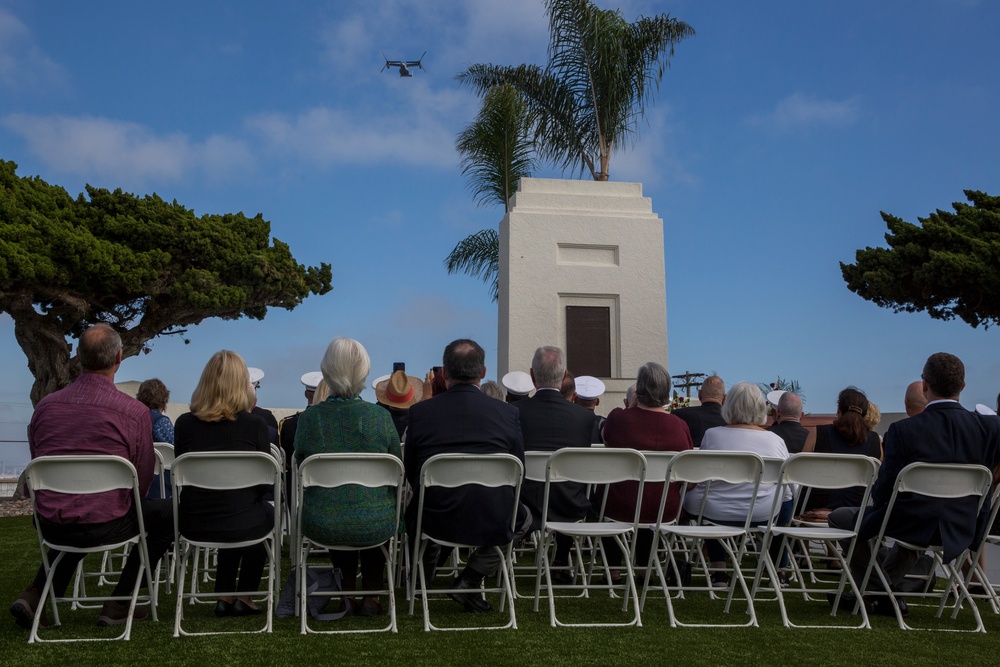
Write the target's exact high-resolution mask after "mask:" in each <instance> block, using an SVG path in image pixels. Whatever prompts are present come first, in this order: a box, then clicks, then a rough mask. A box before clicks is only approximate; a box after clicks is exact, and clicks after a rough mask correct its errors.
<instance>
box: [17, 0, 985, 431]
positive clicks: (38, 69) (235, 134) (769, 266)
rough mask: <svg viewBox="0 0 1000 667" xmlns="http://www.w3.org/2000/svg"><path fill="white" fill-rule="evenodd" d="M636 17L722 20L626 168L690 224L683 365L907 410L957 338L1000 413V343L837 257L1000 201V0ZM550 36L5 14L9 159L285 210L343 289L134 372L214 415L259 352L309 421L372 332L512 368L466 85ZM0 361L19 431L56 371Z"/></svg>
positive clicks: (209, 13) (687, 48)
mask: <svg viewBox="0 0 1000 667" xmlns="http://www.w3.org/2000/svg"><path fill="white" fill-rule="evenodd" d="M598 4H599V5H601V6H602V7H613V6H615V5H612V4H611V3H609V2H605V1H604V0H600V1H599V2H598ZM617 6H620V7H621V8H622V12H623V14H624V15H625V17H626V18H627V19H629V20H634V19H635V18H636V17H638V16H639V15H641V14H647V15H648V14H652V13H659V12H664V11H668V12H669V13H670V14H671V15H672V16H674V17H677V18H679V19H681V20H684V21H686V22H687V23H689V24H690V25H691V26H693V27H694V28H695V30H696V31H697V34H696V35H695V36H694V37H692V38H690V39H688V40H686V41H684V42H682V43H680V44H679V45H678V47H677V50H676V53H675V55H674V57H673V59H672V61H671V66H670V69H669V70H668V71H667V73H666V75H665V77H664V79H663V83H662V86H661V89H660V93H659V95H658V97H657V99H656V102H655V104H654V105H653V106H651V108H650V109H649V111H648V114H647V117H646V120H645V122H644V124H643V126H642V127H641V132H640V135H639V139H638V142H637V143H636V145H635V146H634V147H630V148H629V150H628V151H627V152H624V153H621V154H618V155H616V156H615V157H614V158H613V160H612V163H611V178H612V180H618V181H641V182H642V183H643V191H644V194H645V195H646V196H648V197H651V198H652V202H653V210H654V211H656V212H657V213H658V214H659V215H660V216H661V217H662V218H663V222H664V226H665V239H666V240H665V253H666V280H667V326H668V344H669V354H670V357H669V367H670V369H671V371H672V372H673V373H675V374H676V373H681V372H683V371H685V370H690V371H701V372H711V371H717V372H718V373H720V374H721V375H722V377H723V378H724V379H725V380H726V381H727V383H732V382H736V381H739V380H751V381H754V382H766V381H771V380H773V379H774V377H775V376H776V375H779V374H780V375H781V376H782V377H786V378H791V379H795V380H798V381H799V382H800V383H801V385H802V387H803V390H804V393H805V395H806V409H807V410H808V411H811V412H831V411H833V410H834V408H835V405H834V402H835V398H836V394H837V392H838V391H839V390H840V389H841V388H843V387H845V386H847V385H856V386H858V387H860V388H862V389H864V390H865V391H866V392H867V393H868V394H869V396H870V397H871V398H872V399H873V400H875V401H876V402H877V403H878V404H879V405H880V406H881V407H882V410H883V411H900V410H902V395H903V389H904V388H905V386H906V384H907V383H909V382H910V381H911V380H914V379H917V378H918V377H919V373H920V369H921V366H922V364H923V361H924V359H925V358H926V357H927V355H928V354H930V353H933V352H937V351H940V350H946V351H950V352H953V353H955V354H958V355H959V356H960V357H962V358H963V360H964V361H965V362H966V365H967V382H968V388H967V390H966V392H965V394H964V395H963V402H964V403H965V404H966V405H968V406H969V407H971V406H972V405H974V404H975V403H977V402H982V403H988V404H991V403H993V402H994V401H995V399H996V395H997V392H998V391H1000V361H998V358H997V350H998V342H1000V338H998V332H996V331H995V330H990V331H983V330H982V329H978V330H974V329H971V328H970V327H968V326H967V325H964V324H962V323H959V322H940V321H936V320H932V319H930V318H929V317H928V316H927V315H923V314H898V315H897V314H893V313H892V312H891V311H887V310H883V309H879V308H877V307H876V306H874V305H873V304H871V303H868V302H866V301H864V300H862V299H861V298H859V297H857V296H856V295H854V294H852V293H851V292H849V291H848V290H847V289H846V287H845V285H844V282H843V279H842V278H841V276H840V269H839V265H838V262H841V261H853V257H854V252H855V250H856V249H858V248H863V247H865V246H869V245H871V246H877V245H882V244H884V240H883V234H884V232H885V227H884V224H883V223H882V220H881V218H880V217H879V211H880V210H884V211H887V212H890V213H893V214H895V215H898V216H901V217H903V218H904V219H907V220H910V221H915V220H916V217H917V216H926V215H927V214H929V213H930V212H932V211H933V210H935V209H937V208H949V207H950V204H951V202H954V201H961V200H963V198H964V197H963V194H962V191H963V189H980V190H985V191H987V192H990V193H991V194H998V193H1000V160H998V159H997V156H998V155H1000V129H998V124H997V109H998V108H1000V80H998V79H1000V52H998V51H997V49H996V35H997V34H1000V5H997V3H991V2H977V1H973V0H968V1H963V0H887V1H882V2H877V3H873V2H868V1H854V0H850V1H842V2H836V3H832V2H827V3H814V2H800V1H773V2H766V3H746V2H739V1H736V0H718V1H716V2H711V3H708V2H695V1H693V0H682V1H678V2H670V3H661V2H655V3H654V2H647V1H644V0H629V1H620V2H618V3H617ZM546 45H547V26H546V20H545V16H544V14H543V10H542V5H541V2H540V1H539V0H509V1H507V2H504V3H486V2H479V1H477V0H439V1H438V2H433V3H429V2H420V1H417V0H391V1H386V2H354V1H345V0H342V1H339V2H335V3H334V2H330V3H323V2H288V3H281V5H280V7H279V5H275V4H274V3H270V2H259V1H245V0H244V1H240V2H223V1H220V2H210V3H206V2H192V1H177V2H172V3H170V4H169V6H167V5H155V4H153V5H149V4H147V3H133V2H100V1H98V2H91V3H63V2H51V1H41V2H39V1H34V0H32V1H29V0H0V158H2V159H6V160H13V161H15V162H17V163H18V164H19V170H18V173H19V174H21V175H39V176H41V177H42V178H44V179H45V180H47V181H49V182H50V183H56V184H59V185H62V186H63V187H65V188H66V189H67V190H68V191H69V192H70V193H71V194H73V195H75V194H77V193H79V192H81V191H82V190H83V187H84V185H85V184H87V183H90V184H93V185H95V186H100V187H107V188H116V187H121V188H123V189H126V190H129V191H132V192H136V193H141V194H145V193H150V192H156V193H157V194H159V195H160V196H161V197H163V198H165V199H168V200H170V199H177V200H178V201H179V202H181V203H182V204H184V205H186V206H188V207H189V208H193V209H194V210H195V211H196V213H198V214H203V213H210V212H211V213H224V212H229V211H243V212H245V213H247V214H248V215H254V214H257V213H262V214H263V215H264V217H265V218H266V219H268V220H270V221H271V225H272V234H273V236H274V237H276V238H278V239H280V240H282V241H284V242H287V243H288V244H290V246H291V248H292V252H293V253H294V255H295V256H296V258H297V259H298V260H299V261H300V262H302V263H305V264H317V263H319V262H329V263H331V264H332V265H333V285H334V289H333V291H332V292H330V293H329V294H327V295H325V296H322V297H311V298H309V299H307V300H306V301H305V303H304V304H303V305H302V306H300V307H299V308H298V309H296V310H294V311H292V312H286V311H282V310H272V311H271V312H270V313H269V315H268V316H267V318H266V319H265V320H264V321H263V322H257V321H247V320H242V321H237V322H222V321H210V322H206V323H205V324H203V325H201V326H198V327H195V328H193V329H192V330H191V331H190V332H189V334H188V338H189V339H190V340H191V343H190V344H189V345H184V344H183V343H182V342H181V341H180V340H177V339H175V338H168V339H163V340H159V341H157V342H155V344H154V347H153V353H152V354H149V355H147V356H144V357H141V358H133V359H130V360H127V361H126V362H125V364H124V365H123V367H122V369H121V371H120V373H119V376H118V379H120V380H130V379H135V380H141V379H144V378H147V377H153V376H158V377H160V378H161V379H163V380H164V381H165V382H166V383H167V385H168V387H169V388H170V389H171V391H172V392H173V399H174V400H178V401H186V400H188V398H189V397H190V393H191V391H192V389H193V388H194V385H195V383H196V381H197V378H198V375H199V373H200V371H201V368H202V366H203V365H204V363H205V361H206V360H207V359H208V357H209V356H210V355H211V354H212V353H213V352H215V351H216V350H218V349H221V348H230V349H235V350H237V351H239V352H240V353H241V354H243V356H244V357H245V358H246V359H247V361H248V363H249V364H251V365H254V366H259V367H261V368H263V369H264V370H265V371H266V373H267V376H266V377H265V379H264V382H263V383H262V388H261V394H260V396H261V403H262V404H264V405H272V406H289V407H294V406H297V405H299V404H300V403H301V402H302V399H301V385H299V384H298V378H299V376H300V375H301V374H302V373H304V372H306V371H309V370H314V369H316V368H317V366H318V363H319V359H320V357H321V356H322V353H323V350H324V349H325V346H326V344H327V343H328V342H329V340H330V339H331V338H333V337H335V336H338V335H346V336H351V337H353V338H357V339H358V340H360V341H362V343H364V344H365V346H366V347H367V349H368V351H369V353H370V355H371V357H372V362H373V376H374V375H379V374H382V373H386V372H388V371H389V370H390V369H391V364H392V362H393V361H396V360H402V361H405V362H406V363H407V367H408V369H409V370H410V371H411V372H416V373H417V374H419V373H421V372H423V371H425V370H426V369H427V368H429V367H430V366H432V365H435V364H438V363H440V362H439V359H440V354H441V350H442V349H443V347H444V345H445V343H447V342H448V341H449V340H452V339H454V338H457V337H472V338H475V339H477V340H479V341H480V342H481V343H482V344H483V346H484V348H485V349H486V350H487V364H488V365H489V366H491V368H492V366H494V365H495V359H496V340H497V331H496V320H497V317H496V307H495V305H494V304H492V303H491V302H490V300H489V296H488V290H487V287H486V286H485V285H483V284H482V283H479V282H477V281H475V280H474V279H472V278H468V277H465V276H449V275H447V274H446V272H445V270H444V268H443V264H442V260H443V258H444V257H445V255H446V254H447V253H448V251H449V250H450V249H451V248H452V246H453V245H454V244H455V243H456V242H458V241H459V240H460V239H461V238H463V237H464V236H466V235H467V234H470V233H472V232H475V231H477V230H479V229H482V228H484V227H487V226H491V225H494V226H495V225H496V223H497V222H498V221H499V219H500V217H502V212H501V211H500V210H499V209H495V208H479V207H477V206H476V205H475V204H474V202H473V201H472V199H471V196H470V194H469V192H468V190H467V189H466V186H465V183H464V181H463V178H462V176H461V173H460V169H459V166H458V156H457V154H456V152H455V149H454V140H455V136H456V134H457V133H458V132H459V131H460V130H461V129H462V128H463V127H464V126H465V124H467V123H468V122H470V121H471V120H472V119H473V118H474V116H475V113H476V110H477V100H476V98H475V96H474V95H473V94H472V93H471V92H469V91H467V90H465V89H460V88H459V87H458V86H457V84H456V83H455V81H454V75H455V74H456V73H457V72H459V71H461V70H463V69H464V68H465V67H466V66H468V65H470V64H473V63H477V62H493V63H498V64H518V63H522V62H533V63H539V64H541V63H544V60H545V48H546ZM380 51H384V52H385V54H386V55H387V56H388V57H390V58H400V59H403V58H416V57H419V56H420V54H421V52H423V51H427V56H426V58H425V60H424V64H425V66H426V68H427V72H417V74H416V76H414V77H413V78H412V79H401V78H399V77H398V76H396V75H395V74H393V73H391V72H380V71H379V70H380V68H381V67H382V64H383V63H382V60H381V57H380V55H379V52H380ZM537 175H538V176H550V177H558V176H560V175H561V174H560V172H558V171H555V170H553V169H551V168H549V167H544V168H543V169H542V170H541V171H539V173H538V174H537ZM567 176H570V177H572V176H574V174H567ZM538 342H539V344H544V343H549V342H551V341H538ZM0 354H2V358H3V373H2V375H0V403H6V404H8V406H7V407H6V408H5V410H4V411H0V425H2V424H3V423H4V422H5V421H6V422H10V421H12V420H13V421H17V419H19V417H18V414H23V410H21V412H20V413H19V412H18V408H17V406H21V407H22V408H23V406H26V405H28V401H27V393H28V388H29V386H30V381H31V378H30V374H29V373H28V371H27V368H26V364H25V358H24V356H23V354H22V353H21V351H20V349H19V348H18V346H17V344H16V342H15V340H14V336H13V326H12V323H11V321H10V318H9V317H7V316H6V315H3V316H0ZM529 361H530V360H527V359H525V360H524V365H525V366H527V365H528V363H529ZM657 361H662V360H657ZM488 375H489V376H491V377H492V376H493V373H492V372H488ZM369 394H370V392H369ZM9 404H14V405H15V409H14V413H13V414H14V416H13V417H11V416H10V415H11V414H12V413H11V412H10V407H9Z"/></svg>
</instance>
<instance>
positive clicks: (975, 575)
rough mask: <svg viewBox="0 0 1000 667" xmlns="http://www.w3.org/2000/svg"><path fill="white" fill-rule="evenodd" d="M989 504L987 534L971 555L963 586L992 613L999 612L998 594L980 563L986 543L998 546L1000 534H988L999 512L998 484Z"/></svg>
mask: <svg viewBox="0 0 1000 667" xmlns="http://www.w3.org/2000/svg"><path fill="white" fill-rule="evenodd" d="M991 502H992V505H990V518H989V520H988V521H987V522H986V528H987V534H986V535H984V536H983V540H982V542H980V543H979V546H978V548H977V549H976V550H975V552H974V553H973V554H972V556H971V561H972V567H970V568H969V570H968V572H967V573H966V576H965V587H966V588H968V589H969V594H970V595H972V597H974V598H976V599H977V600H980V599H985V600H987V601H988V602H989V603H990V606H991V607H992V608H993V613H994V614H1000V595H998V590H997V586H996V585H994V584H993V583H991V582H990V578H989V575H987V574H986V569H985V568H984V567H983V566H982V565H981V562H982V559H983V554H984V553H985V551H986V547H987V545H991V546H1000V535H990V534H989V533H988V531H989V529H990V528H991V527H992V526H993V524H994V523H995V522H996V518H997V514H998V513H1000V486H998V487H997V489H996V490H995V491H994V492H993V498H992V499H991ZM973 586H980V587H982V592H973V588H972V587H973Z"/></svg>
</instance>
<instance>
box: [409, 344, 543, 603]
mask: <svg viewBox="0 0 1000 667" xmlns="http://www.w3.org/2000/svg"><path fill="white" fill-rule="evenodd" d="M443 368H444V374H445V378H446V382H447V385H448V391H446V392H445V393H443V394H439V395H437V396H435V397H434V398H432V399H431V400H428V401H421V402H420V403H416V404H414V405H413V406H412V407H411V408H410V426H409V428H408V430H407V434H406V447H405V449H404V457H403V465H404V468H405V470H406V479H407V481H408V482H409V483H410V486H411V487H412V488H413V491H414V494H419V492H420V468H421V466H423V464H424V462H425V461H427V459H429V458H431V457H432V456H434V455H436V454H446V453H448V454H454V453H462V454H513V455H514V456H516V457H518V458H519V459H521V461H522V462H523V461H524V439H523V437H522V435H521V424H520V422H519V421H518V411H517V408H515V407H514V406H513V405H508V404H507V403H503V402H501V401H498V400H496V399H493V398H490V397H489V396H487V395H485V394H483V393H482V392H481V391H480V389H479V382H480V380H482V378H483V377H484V376H485V375H486V363H485V353H484V352H483V348H481V347H480V346H479V345H478V344H477V343H476V342H475V341H472V340H467V339H459V340H456V341H453V342H451V343H450V344H449V345H448V347H446V348H445V351H444V366H443ZM513 504H514V491H513V489H511V488H510V487H501V488H495V489H491V488H484V487H481V486H475V485H469V486H464V487H459V488H456V489H444V488H434V489H429V490H428V492H427V493H426V495H425V496H424V515H423V524H422V530H423V532H425V533H427V534H428V535H430V536H432V537H436V538H439V539H443V540H448V541H456V542H463V543H465V544H473V545H477V546H479V547H480V548H478V549H476V550H474V551H473V552H472V554H471V555H470V556H469V560H468V565H467V566H466V568H465V570H464V571H463V572H462V573H461V574H460V575H459V576H458V578H457V579H456V580H455V582H454V583H453V584H452V586H451V587H452V588H468V589H470V591H473V590H478V589H479V587H480V585H481V584H482V582H483V579H484V578H485V577H487V576H493V575H494V574H496V572H497V567H498V566H499V564H500V559H499V557H498V556H497V555H496V553H495V552H494V550H493V549H492V547H493V546H494V545H496V546H504V545H506V544H507V543H509V542H510V541H511V540H512V539H514V540H515V541H517V540H519V539H520V538H521V537H523V536H524V534H525V533H526V532H527V530H528V527H529V526H530V521H531V517H530V515H529V514H528V511H527V509H525V508H523V506H522V507H521V511H520V512H519V516H518V521H517V526H518V528H517V531H516V532H512V531H511V507H512V506H513ZM416 514H417V501H416V498H414V500H413V502H411V503H410V505H409V506H408V507H407V513H406V519H407V526H408V529H409V531H410V534H411V536H412V535H414V533H415V531H416V524H417V516H416ZM436 557H437V549H436V548H433V545H430V546H428V549H427V558H426V559H425V566H428V567H429V571H433V564H434V563H435V562H436ZM451 597H452V599H454V600H455V601H457V602H459V603H461V604H462V605H463V606H464V607H465V609H466V611H470V612H481V611H490V610H491V609H492V607H491V606H490V604H489V603H488V602H487V601H486V600H485V599H484V598H483V596H482V594H480V593H473V592H470V593H460V594H454V595H452V596H451Z"/></svg>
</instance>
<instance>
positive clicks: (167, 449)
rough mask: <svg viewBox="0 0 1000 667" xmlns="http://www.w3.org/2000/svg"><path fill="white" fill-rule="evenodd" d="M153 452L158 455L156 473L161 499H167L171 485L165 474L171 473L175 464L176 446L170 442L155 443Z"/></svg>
mask: <svg viewBox="0 0 1000 667" xmlns="http://www.w3.org/2000/svg"><path fill="white" fill-rule="evenodd" d="M153 451H154V452H155V453H156V468H155V469H154V472H155V473H156V475H158V476H159V485H160V497H161V498H166V497H167V491H168V490H170V483H169V482H167V480H166V475H165V473H167V472H170V467H171V466H172V465H173V464H174V446H173V445H171V444H170V443H169V442H154V443H153Z"/></svg>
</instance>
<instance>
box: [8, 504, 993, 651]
mask: <svg viewBox="0 0 1000 667" xmlns="http://www.w3.org/2000/svg"><path fill="white" fill-rule="evenodd" d="M0 530H2V534H3V536H4V539H3V541H2V543H0V568H2V572H3V574H2V580H0V581H2V585H0V601H3V603H4V604H9V603H10V602H13V600H14V598H15V597H16V595H17V593H18V592H19V591H20V590H21V589H22V588H23V587H24V586H25V585H26V584H27V583H28V582H30V580H31V579H32V577H33V576H34V572H35V570H36V569H37V567H38V563H39V553H38V543H37V539H36V537H35V533H34V529H33V528H32V525H31V520H30V518H29V517H13V518H4V519H0ZM286 571H287V561H286ZM529 587H530V586H529V584H528V583H527V582H523V583H522V584H521V585H520V589H521V590H522V592H527V590H528V588H529ZM398 600H399V633H398V634H396V635H390V634H387V633H382V634H371V635H333V636H318V635H310V636H302V635H300V634H299V626H298V619H277V620H275V623H274V632H273V634H270V635H265V634H256V635H231V636H213V637H187V638H179V639H174V638H173V636H172V630H173V608H174V599H173V597H172V596H168V595H166V594H165V593H164V594H162V595H161V600H160V604H159V607H158V609H159V613H160V621H159V622H158V623H152V622H143V623H137V624H136V625H135V626H134V628H133V630H132V639H131V641H129V642H93V643H75V644H62V645H28V643H27V636H28V633H27V631H24V630H21V629H20V628H18V627H17V626H16V625H15V624H14V622H13V619H12V618H10V617H7V621H4V622H3V625H2V627H3V630H2V631H0V663H2V664H16V665H35V664H37V665H55V664H60V665H67V664H73V665H90V664H100V665H123V664H136V665H138V664H143V665H145V664H164V665H166V664H169V665H175V664H198V665H208V666H211V665H222V664H226V665H229V664H240V665H263V664H267V665H271V664H335V665H383V664H393V665H422V664H433V665H483V666H487V665H488V666H491V667H492V666H493V665H526V666H527V665H532V666H534V665H541V666H544V667H551V666H553V665H563V664H567V665H574V666H576V665H607V664H622V665H659V664H674V665H684V666H685V667H687V666H694V665H809V664H813V665H823V666H827V665H857V666H858V667H868V666H870V665H871V666H874V665H907V666H911V667H915V666H919V665H934V666H937V665H958V664H962V665H989V664H994V663H993V661H994V660H997V656H998V655H1000V617H998V616H996V615H994V614H993V613H992V612H991V611H989V610H988V608H987V607H986V606H985V605H981V610H982V612H983V615H984V619H985V621H986V624H987V629H988V633H987V634H955V633H945V632H903V631H901V630H899V629H898V628H897V627H896V623H895V620H894V619H890V618H883V617H876V618H873V619H872V624H873V629H872V630H869V631H864V630H826V629H823V630H788V629H785V628H783V627H782V626H781V620H780V617H779V615H778V610H777V605H776V603H767V602H764V603H760V604H758V606H757V614H758V621H759V623H760V627H759V628H739V629H728V628H725V629H698V628H685V629H671V628H670V627H668V624H667V613H666V607H665V603H664V601H663V599H662V597H661V598H659V599H657V598H651V599H650V600H647V603H646V608H645V610H644V613H643V627H641V628H581V629H576V628H558V629H556V628H552V627H550V626H549V618H548V611H547V607H546V605H545V604H544V602H543V604H542V607H541V610H540V611H539V613H534V612H533V611H532V604H531V600H526V599H522V600H518V601H517V605H516V609H517V612H518V613H517V620H518V629H517V630H502V631H469V632H432V633H427V632H424V631H423V625H422V620H421V617H420V612H419V606H418V607H417V615H416V616H413V617H410V616H408V615H407V614H406V603H405V600H404V598H403V596H402V595H400V596H398ZM558 603H559V604H558V609H559V617H560V619H561V620H573V621H582V620H587V619H595V618H604V619H609V620H610V619H615V620H620V619H622V618H623V617H624V616H623V615H622V614H621V612H620V609H618V608H616V607H615V606H614V605H615V603H614V602H613V601H611V600H608V598H606V597H603V596H600V595H598V596H595V597H592V598H591V599H587V600H576V599H560V600H559V601H558ZM618 605H619V606H620V601H619V602H618ZM790 606H791V607H792V611H793V613H794V617H795V618H796V619H797V620H799V621H800V622H809V623H817V624H820V623H829V622H831V621H834V619H831V617H830V616H829V608H828V606H827V605H826V604H825V603H811V604H806V603H803V602H801V601H800V600H799V601H795V602H794V603H792V604H791V605H790ZM66 608H67V611H66V612H65V613H63V622H64V626H65V627H64V628H56V629H52V630H49V631H46V634H47V635H48V636H53V637H54V636H57V635H58V634H60V633H62V632H69V631H71V630H72V631H76V632H85V633H89V634H90V636H100V634H101V633H102V632H105V631H104V630H101V629H99V628H97V627H96V625H95V620H96V617H97V612H96V610H90V611H77V612H69V611H68V605H66ZM681 611H682V612H684V617H686V618H687V619H689V620H694V621H708V620H710V619H712V618H717V617H719V606H718V605H712V604H710V603H708V602H707V601H706V600H705V599H703V596H699V597H698V599H695V600H691V601H689V602H688V603H687V605H686V606H685V607H683V609H682V610H681ZM432 613H433V616H434V618H435V620H436V622H440V623H442V624H447V623H453V624H455V625H463V624H464V625H469V624H473V623H475V622H478V621H480V620H486V617H483V616H477V615H469V614H464V613H463V612H462V611H461V608H460V607H458V606H457V605H456V604H454V603H453V602H450V601H448V600H441V601H439V602H436V603H433V604H432ZM930 616H931V611H929V610H927V609H916V608H911V620H913V621H917V622H929V621H930V620H932V619H930V618H929V617H930ZM488 617H489V621H490V622H491V623H497V622H499V619H500V616H499V614H498V613H496V612H495V613H493V614H490V615H488ZM191 618H192V621H193V622H195V623H198V625H199V626H201V627H207V626H213V627H233V628H236V627H241V626H240V624H246V625H247V627H249V625H250V624H251V623H254V622H256V621H255V620H254V621H251V620H247V619H234V618H227V619H221V620H217V619H215V618H214V617H211V607H210V606H207V605H206V606H202V607H197V608H196V609H195V611H194V612H191ZM730 618H731V620H739V619H742V618H743V610H742V608H740V607H738V606H736V607H734V612H733V614H732V615H731V617H730ZM839 620H840V621H841V622H843V620H844V618H843V617H841V618H840V619H839ZM366 622H367V620H366V619H355V618H350V619H346V620H345V621H342V622H340V624H339V625H337V626H336V627H345V628H346V627H363V625H364V624H365V623H366ZM941 625H942V627H953V625H952V623H951V622H950V621H948V622H942V623H941ZM958 625H960V626H965V625H967V624H966V623H961V622H960V623H959V624H958ZM107 632H109V633H110V632H111V630H107Z"/></svg>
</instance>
